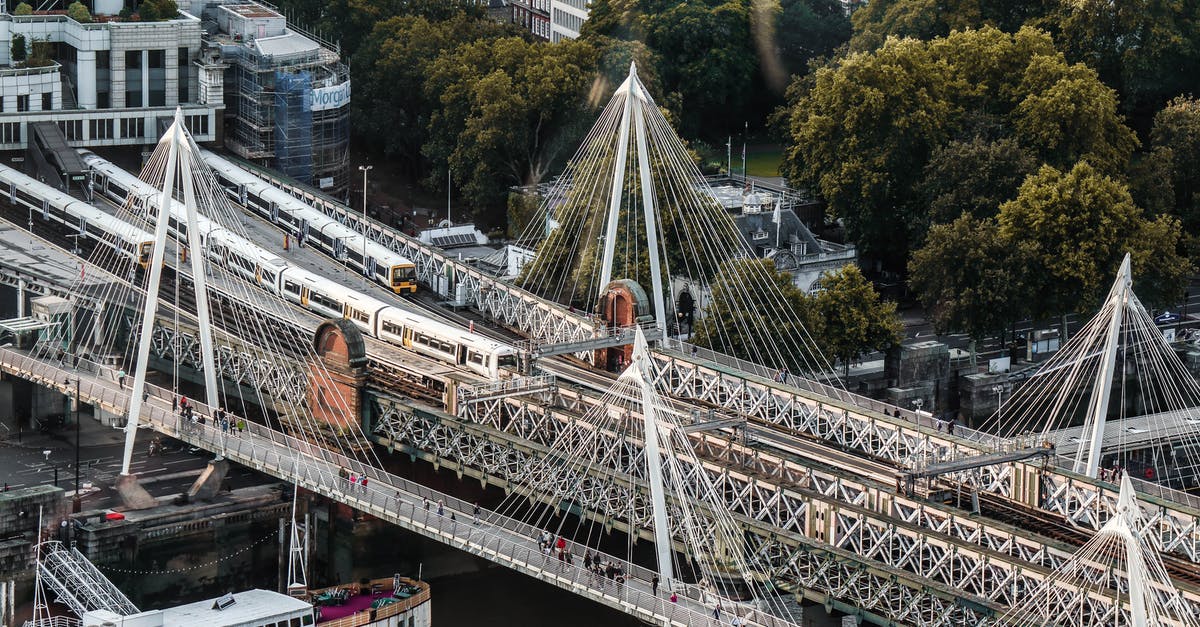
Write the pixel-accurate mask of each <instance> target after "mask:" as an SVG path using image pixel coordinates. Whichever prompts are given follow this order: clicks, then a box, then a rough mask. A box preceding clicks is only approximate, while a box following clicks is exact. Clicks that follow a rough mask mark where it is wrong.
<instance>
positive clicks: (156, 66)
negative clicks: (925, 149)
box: [146, 50, 167, 107]
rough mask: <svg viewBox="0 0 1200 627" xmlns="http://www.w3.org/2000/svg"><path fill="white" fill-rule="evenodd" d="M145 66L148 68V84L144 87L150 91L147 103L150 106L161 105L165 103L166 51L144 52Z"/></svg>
mask: <svg viewBox="0 0 1200 627" xmlns="http://www.w3.org/2000/svg"><path fill="white" fill-rule="evenodd" d="M146 57H147V64H146V65H147V67H148V68H149V72H147V74H149V77H150V84H149V85H147V86H146V88H147V89H148V90H149V91H150V94H149V95H150V98H149V105H150V106H151V107H162V106H165V105H166V104H167V70H166V65H167V51H166V50H150V51H147V53H146Z"/></svg>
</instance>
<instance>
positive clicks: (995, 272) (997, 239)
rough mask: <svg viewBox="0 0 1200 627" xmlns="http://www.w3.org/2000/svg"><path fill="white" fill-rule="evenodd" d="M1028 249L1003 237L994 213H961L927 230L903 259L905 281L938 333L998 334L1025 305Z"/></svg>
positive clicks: (1027, 303) (1020, 315)
mask: <svg viewBox="0 0 1200 627" xmlns="http://www.w3.org/2000/svg"><path fill="white" fill-rule="evenodd" d="M1029 249H1030V244H1029V243H1028V242H1026V241H1024V240H1017V241H1011V240H1009V239H1008V238H1006V237H1004V236H1003V235H1002V233H1001V231H1000V226H999V224H997V223H996V221H995V220H994V219H992V218H990V217H978V216H973V215H970V214H968V213H964V214H962V215H961V216H959V218H958V219H957V220H954V221H953V222H951V223H949V224H938V225H935V226H934V227H933V228H931V229H930V230H929V237H928V238H927V239H926V240H925V245H924V246H923V247H922V248H920V249H918V250H916V251H914V252H913V255H912V260H911V261H910V262H909V265H908V267H909V283H910V285H911V286H912V289H913V292H914V293H915V294H916V297H917V300H919V301H920V302H921V305H922V306H923V307H924V308H925V311H926V312H928V314H929V316H930V317H931V318H932V321H933V326H934V329H935V330H936V331H937V332H938V333H939V334H945V333H959V332H961V333H966V334H967V335H968V336H970V337H971V339H972V340H975V341H979V340H982V339H984V338H986V337H989V336H991V335H1001V336H1003V334H1004V330H1005V329H1006V328H1007V327H1008V326H1009V325H1010V324H1012V323H1014V322H1016V321H1018V320H1021V319H1023V318H1024V317H1025V316H1026V315H1027V312H1028V311H1029V310H1030V309H1031V307H1030V298H1029V291H1028V285H1029V281H1030V278H1031V277H1030V276H1029V258H1030V256H1031V252H1030V250H1029Z"/></svg>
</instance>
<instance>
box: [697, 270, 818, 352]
mask: <svg viewBox="0 0 1200 627" xmlns="http://www.w3.org/2000/svg"><path fill="white" fill-rule="evenodd" d="M756 266H757V267H756ZM760 276H767V277H770V278H771V279H772V280H773V283H774V284H773V286H772V287H771V288H770V289H771V291H773V292H775V293H777V294H781V295H782V296H781V297H776V296H768V295H767V294H765V291H766V289H767V288H766V287H765V286H764V287H763V288H761V291H763V292H764V293H763V294H760V297H759V298H747V297H746V290H747V286H754V285H760V284H761V280H760V279H759V278H758V277H760ZM780 307H786V308H787V310H789V311H791V312H794V316H787V315H782V314H781V311H780V309H779V308H780ZM788 319H794V320H796V321H798V324H799V325H802V326H803V327H804V328H803V329H801V328H798V326H797V323H796V322H790V323H789V322H785V320H788ZM823 324H824V323H823V321H822V319H821V316H820V315H819V314H818V310H817V308H816V302H815V300H814V299H812V298H810V297H808V296H807V295H805V294H804V292H801V291H800V290H799V289H798V288H797V287H796V286H795V285H793V284H792V278H791V276H790V275H789V274H787V273H786V272H778V271H776V270H775V263H774V262H773V261H771V260H769V259H750V260H736V261H731V262H729V263H728V264H726V265H725V266H724V268H723V269H722V271H721V272H720V273H719V275H718V277H717V279H716V280H715V281H714V282H713V283H712V299H711V300H710V301H709V304H708V309H707V310H706V311H705V313H704V317H703V318H702V319H700V320H697V321H696V330H695V334H694V335H693V337H692V341H693V342H694V343H695V344H697V345H698V346H707V347H712V348H715V349H717V350H722V351H725V352H728V353H730V354H732V355H734V356H736V357H740V358H742V359H749V360H760V359H761V357H762V354H763V352H764V349H765V347H763V346H762V342H763V337H762V332H763V331H764V330H767V329H772V330H773V331H772V333H774V335H775V336H777V337H781V338H797V337H805V336H806V335H808V336H811V337H813V338H821V337H823V336H824V335H825V333H824V331H823ZM756 330H757V331H758V332H757V333H756V332H755V331H756ZM811 348H812V347H811V346H810V347H808V350H811ZM783 357H784V359H786V360H787V363H785V364H781V366H783V367H786V368H787V369H788V370H789V371H791V372H795V373H800V372H805V371H807V370H808V366H807V365H806V364H813V363H820V361H821V359H820V357H821V356H819V355H815V354H812V353H807V354H796V353H788V354H785V355H783Z"/></svg>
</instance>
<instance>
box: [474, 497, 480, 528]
mask: <svg viewBox="0 0 1200 627" xmlns="http://www.w3.org/2000/svg"><path fill="white" fill-rule="evenodd" d="M473 517H474V519H475V521H474V524H476V525H478V524H479V501H475V511H474V513H473Z"/></svg>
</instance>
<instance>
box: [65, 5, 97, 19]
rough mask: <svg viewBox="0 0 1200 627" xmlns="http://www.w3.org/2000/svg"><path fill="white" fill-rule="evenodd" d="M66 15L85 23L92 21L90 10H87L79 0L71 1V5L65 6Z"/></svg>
mask: <svg viewBox="0 0 1200 627" xmlns="http://www.w3.org/2000/svg"><path fill="white" fill-rule="evenodd" d="M67 16H68V17H70V18H71V19H73V20H75V21H76V22H79V23H81V24H86V23H88V22H90V21H92V14H91V12H89V11H88V8H87V7H86V6H84V4H83V3H82V2H80V1H79V0H75V2H72V3H71V5H70V6H68V7H67Z"/></svg>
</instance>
